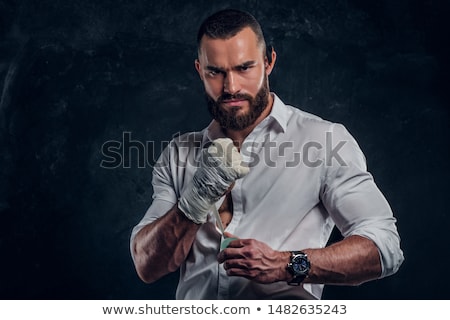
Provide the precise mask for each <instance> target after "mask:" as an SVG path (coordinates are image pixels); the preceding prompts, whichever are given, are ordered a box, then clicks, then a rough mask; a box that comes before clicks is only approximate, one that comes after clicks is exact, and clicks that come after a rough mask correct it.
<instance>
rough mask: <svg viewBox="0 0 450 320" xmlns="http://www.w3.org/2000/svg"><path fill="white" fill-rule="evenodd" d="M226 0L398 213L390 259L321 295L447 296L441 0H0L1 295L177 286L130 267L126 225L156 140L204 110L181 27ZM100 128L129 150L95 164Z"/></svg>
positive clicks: (291, 88) (197, 125)
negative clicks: (398, 263) (386, 268)
mask: <svg viewBox="0 0 450 320" xmlns="http://www.w3.org/2000/svg"><path fill="white" fill-rule="evenodd" d="M229 6H231V7H237V8H242V9H246V10H249V11H250V12H252V13H253V14H254V15H255V16H256V17H257V18H258V19H259V20H260V22H261V24H262V25H263V28H264V31H265V33H266V37H267V39H268V41H269V42H270V43H272V44H273V45H274V47H275V49H276V50H277V52H278V61H277V65H276V67H275V71H274V73H273V74H272V76H271V79H270V81H271V87H272V89H273V90H274V91H276V92H277V93H278V95H279V96H280V97H281V98H282V99H283V100H284V101H285V102H286V103H290V104H293V105H295V106H298V107H300V108H302V109H304V110H306V111H309V112H312V113H315V114H317V115H319V116H321V117H323V118H326V119H329V120H331V121H337V122H342V123H344V124H345V125H346V126H347V128H348V129H349V131H350V132H351V133H352V134H353V135H354V136H355V137H356V139H357V140H358V142H359V143H360V145H361V148H362V149H363V151H364V152H365V154H366V156H367V159H368V167H369V170H370V171H371V172H372V173H373V175H374V177H375V180H376V182H377V183H378V185H379V186H380V188H381V189H382V190H383V192H384V193H385V195H386V197H387V198H388V200H389V201H390V203H391V205H392V207H393V210H394V212H395V215H396V217H397V218H398V227H399V232H400V235H401V236H402V247H403V249H404V253H405V256H406V261H405V263H404V265H403V267H402V268H401V270H400V271H399V273H398V274H397V275H395V276H393V277H390V278H387V279H383V280H380V281H377V282H372V283H368V284H365V285H362V286H360V287H355V288H346V287H327V288H326V289H325V294H324V298H327V299H336V298H345V299H438V298H439V299H449V298H450V294H449V290H448V287H449V285H450V281H449V280H448V276H447V273H448V272H447V270H448V265H449V262H450V259H449V255H448V250H449V249H448V248H449V244H450V243H449V241H448V232H449V230H450V214H449V209H448V206H447V201H446V200H447V199H446V198H447V197H448V191H449V188H448V181H449V170H448V165H447V163H446V162H447V161H448V160H449V144H448V136H449V125H448V124H449V87H448V84H449V81H448V74H449V71H450V70H449V64H448V57H449V53H450V52H449V39H450V34H449V22H448V17H449V16H450V12H449V5H448V1H438V0H427V1H425V0H423V1H422V0H394V1H388V0H382V1H356V0H353V1H351V0H301V1H264V2H263V1H252V0H248V1H221V2H220V3H219V2H218V1H217V2H212V1H206V0H203V1H165V0H160V1H148V0H145V1H144V0H136V1H114V2H113V1H106V0H95V1H92V0H89V1H88V0H78V1H69V0H58V1H50V0H39V1H38V0H23V1H19V0H18V1H12V0H11V1H8V0H6V1H0V88H1V89H2V91H1V100H0V148H1V157H0V215H1V222H0V253H1V264H0V298H3V299H171V298H173V294H174V290H175V283H176V280H177V274H173V275H169V276H167V277H166V278H164V279H163V280H161V281H159V282H158V283H156V284H153V285H145V284H143V283H142V282H140V280H139V279H138V278H137V276H136V274H135V271H134V268H133V265H132V262H131V258H130V254H129V249H128V239H129V234H130V231H131V228H132V227H133V226H134V225H135V224H136V223H137V222H138V221H139V220H140V218H141V217H142V215H143V214H144V212H145V210H146V209H147V207H148V206H149V205H150V203H151V194H152V188H151V184H150V179H151V164H152V163H153V159H154V156H153V153H155V154H156V156H157V155H158V154H159V152H160V150H161V144H164V141H167V140H169V139H170V138H171V137H172V136H173V135H174V134H175V133H177V132H185V131H188V130H197V129H201V128H203V127H204V126H205V125H206V124H207V123H208V122H209V116H208V114H207V112H206V109H205V104H204V99H203V89H202V86H201V83H200V81H199V79H198V78H197V75H196V72H195V70H194V67H193V60H194V58H195V52H196V48H195V34H196V30H197V28H198V25H199V23H200V21H201V20H202V19H203V18H205V17H206V16H207V15H209V14H210V13H212V12H213V11H216V10H217V9H221V8H225V7H229ZM127 139H128V140H132V141H128V140H127ZM108 141H116V143H119V142H122V143H125V148H122V149H117V151H121V150H122V151H123V150H131V153H130V154H129V155H124V158H123V164H124V165H122V166H121V167H117V168H109V169H108V168H104V167H102V166H101V163H102V160H105V159H106V160H110V158H106V157H105V155H104V154H102V152H101V151H102V146H104V144H105V143H108ZM136 141H140V142H142V143H145V142H148V144H147V148H146V149H145V150H144V151H145V152H146V154H145V155H146V157H144V154H143V153H142V150H140V151H141V152H140V153H138V149H142V147H141V146H139V144H138V143H137V142H136ZM113 143H114V142H113ZM133 146H134V148H133ZM122 147H123V145H122ZM125 153H126V152H125ZM104 164H105V163H104ZM109 165H110V166H113V165H114V164H113V163H109Z"/></svg>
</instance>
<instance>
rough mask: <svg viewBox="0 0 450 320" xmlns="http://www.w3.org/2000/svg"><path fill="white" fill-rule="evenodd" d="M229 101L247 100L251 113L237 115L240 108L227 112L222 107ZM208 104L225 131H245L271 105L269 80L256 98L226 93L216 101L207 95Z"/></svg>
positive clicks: (212, 114) (214, 117)
mask: <svg viewBox="0 0 450 320" xmlns="http://www.w3.org/2000/svg"><path fill="white" fill-rule="evenodd" d="M229 99H245V100H247V101H248V102H249V105H250V111H249V112H248V113H246V114H244V115H239V116H238V115H236V114H237V112H238V110H239V108H232V109H231V110H230V111H226V110H224V109H223V108H221V107H220V105H221V104H222V102H223V101H224V100H229ZM206 103H207V104H208V111H209V113H210V114H211V116H212V117H213V119H214V120H216V121H217V122H219V124H220V126H221V127H222V128H224V129H231V130H243V129H245V128H247V127H249V126H251V125H252V124H254V123H255V121H256V119H258V117H259V116H260V115H261V113H262V112H263V111H264V110H265V109H266V108H267V106H268V104H269V86H268V83H267V78H266V80H265V81H264V84H263V85H262V87H261V89H259V91H258V93H257V94H256V96H255V97H254V98H253V97H252V96H251V95H248V94H240V93H238V94H235V95H232V94H229V93H224V94H223V95H221V96H220V97H219V98H218V99H217V101H214V99H213V98H211V97H210V96H209V95H208V94H206Z"/></svg>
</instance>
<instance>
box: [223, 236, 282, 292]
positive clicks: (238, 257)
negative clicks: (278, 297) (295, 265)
mask: <svg viewBox="0 0 450 320" xmlns="http://www.w3.org/2000/svg"><path fill="white" fill-rule="evenodd" d="M225 235H226V236H227V237H235V236H233V235H231V234H228V233H226V234H225ZM289 259H290V253H289V252H287V251H285V252H283V251H276V250H273V249H272V248H270V247H269V246H268V245H267V244H265V243H263V242H261V241H258V240H255V239H237V240H234V241H232V242H230V244H229V245H228V247H227V248H226V249H224V250H222V251H221V252H220V253H219V255H218V261H219V263H223V266H224V268H225V270H226V271H227V275H229V276H239V277H244V278H247V279H250V280H253V281H256V282H259V283H273V282H277V281H287V280H288V279H289V277H290V275H289V272H288V271H287V269H286V266H287V263H288V262H289Z"/></svg>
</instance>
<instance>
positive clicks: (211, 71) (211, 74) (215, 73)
mask: <svg viewBox="0 0 450 320" xmlns="http://www.w3.org/2000/svg"><path fill="white" fill-rule="evenodd" d="M218 74H219V72H217V71H215V70H209V71H208V75H209V76H211V77H214V76H216V75H218Z"/></svg>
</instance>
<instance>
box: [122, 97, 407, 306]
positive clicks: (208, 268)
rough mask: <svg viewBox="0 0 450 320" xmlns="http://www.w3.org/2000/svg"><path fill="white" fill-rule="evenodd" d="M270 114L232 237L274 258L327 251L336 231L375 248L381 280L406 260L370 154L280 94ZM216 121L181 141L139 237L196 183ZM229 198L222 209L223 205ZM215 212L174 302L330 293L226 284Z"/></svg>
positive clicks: (252, 139) (159, 178) (159, 166)
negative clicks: (259, 245) (258, 244)
mask: <svg viewBox="0 0 450 320" xmlns="http://www.w3.org/2000/svg"><path fill="white" fill-rule="evenodd" d="M273 96H274V104H273V107H272V110H271V113H270V115H269V116H268V117H266V118H265V119H264V120H263V121H262V122H261V123H259V124H258V126H257V127H256V128H255V129H254V130H253V131H252V132H251V133H250V134H249V136H248V137H247V138H246V139H245V141H244V143H243V146H242V147H241V150H240V151H241V154H242V156H243V158H244V160H245V161H246V162H247V164H248V165H249V166H250V173H249V174H248V175H247V176H245V177H244V178H242V179H239V180H237V181H236V183H235V185H234V187H233V189H232V191H231V195H232V200H233V218H232V220H231V223H230V224H229V225H228V227H227V228H226V231H228V232H230V233H232V234H234V235H236V236H238V237H240V238H253V239H257V240H259V241H262V242H265V243H266V244H268V245H269V246H270V247H272V248H273V249H275V250H281V251H289V250H302V249H307V248H322V247H324V246H325V245H326V244H327V241H328V239H329V237H330V234H331V231H332V229H333V227H334V225H336V226H337V227H338V228H339V230H340V231H341V233H342V235H343V236H344V237H348V236H350V235H360V236H363V237H366V238H369V239H371V240H373V241H374V242H375V244H376V245H377V247H378V250H379V253H380V258H381V263H382V275H381V277H385V276H388V275H391V274H393V273H395V272H396V271H397V270H398V268H399V266H400V264H401V263H402V262H403V253H402V251H401V249H400V239H399V235H398V233H397V229H396V225H395V223H396V220H395V218H394V217H393V214H392V211H391V209H390V206H389V204H388V203H387V201H386V200H385V198H384V196H383V194H382V193H381V192H380V190H379V189H378V188H377V186H376V184H375V182H374V180H373V178H372V176H371V174H370V173H368V172H367V170H366V163H365V158H364V155H363V153H362V151H361V149H360V148H359V146H358V144H357V143H356V141H355V140H354V139H353V137H352V136H351V135H350V133H349V132H348V131H347V130H346V129H345V128H344V126H342V125H340V124H336V123H331V122H328V121H325V120H322V119H320V118H319V117H317V116H314V115H311V114H309V113H306V112H303V111H301V110H299V109H297V108H294V107H292V106H288V105H285V104H284V103H283V102H282V101H281V100H280V99H279V98H278V97H277V96H276V95H275V94H273ZM223 136H224V135H223V133H222V131H221V130H220V127H219V125H218V123H217V122H216V121H212V122H211V124H210V125H209V126H208V127H207V128H206V129H204V130H203V131H201V132H192V133H187V134H184V135H181V136H179V137H177V138H175V139H174V140H173V141H172V142H171V143H170V144H169V145H168V147H167V148H166V149H165V150H164V152H163V153H162V154H161V156H160V158H159V160H158V162H157V163H156V165H155V167H154V171H153V191H154V195H153V202H152V204H151V206H150V208H149V209H148V211H147V212H146V214H145V216H144V217H143V219H142V220H141V221H140V223H139V224H138V225H137V226H136V227H135V228H134V229H133V232H132V235H131V241H133V239H134V237H135V235H136V233H137V232H138V231H139V230H140V229H141V228H142V227H143V226H145V225H146V224H148V223H151V222H152V221H154V220H156V219H158V218H159V217H161V216H162V215H164V214H165V213H166V212H167V211H168V210H169V209H170V208H172V207H173V205H174V204H176V203H177V201H178V199H179V197H180V195H181V194H182V193H183V191H184V189H185V188H186V186H187V185H188V184H189V182H190V181H191V180H192V177H193V175H194V173H195V171H196V169H197V167H198V162H197V161H198V157H199V156H200V151H201V149H202V148H203V147H204V146H205V144H207V143H208V142H209V141H212V140H214V139H216V138H219V137H223ZM222 201H223V198H222V199H221V200H220V201H219V202H218V203H217V204H216V206H217V207H220V205H221V202H222ZM215 223H216V219H215V218H214V215H213V214H212V213H210V215H209V217H208V221H207V222H206V223H205V224H203V225H202V226H201V227H200V229H199V231H198V233H197V236H196V238H195V241H194V243H193V245H192V248H191V250H190V252H189V255H188V257H187V259H186V261H185V262H184V263H183V264H182V265H181V270H180V279H179V283H178V288H177V293H176V298H177V299H319V298H320V297H321V295H322V291H323V285H321V284H303V285H300V286H289V285H288V284H286V283H285V282H277V283H273V284H259V283H255V282H253V281H250V280H247V279H245V278H242V277H229V276H227V275H226V272H225V270H224V268H223V266H222V265H219V264H218V262H217V254H218V252H219V250H220V243H221V241H223V238H222V237H221V235H220V233H219V231H218V230H217V228H216V226H215Z"/></svg>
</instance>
